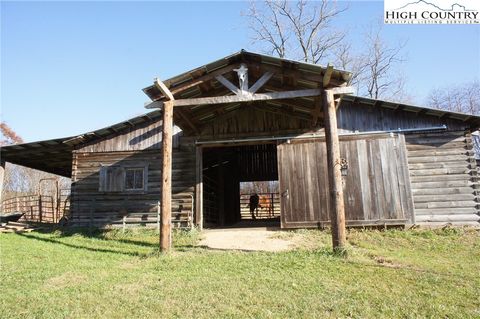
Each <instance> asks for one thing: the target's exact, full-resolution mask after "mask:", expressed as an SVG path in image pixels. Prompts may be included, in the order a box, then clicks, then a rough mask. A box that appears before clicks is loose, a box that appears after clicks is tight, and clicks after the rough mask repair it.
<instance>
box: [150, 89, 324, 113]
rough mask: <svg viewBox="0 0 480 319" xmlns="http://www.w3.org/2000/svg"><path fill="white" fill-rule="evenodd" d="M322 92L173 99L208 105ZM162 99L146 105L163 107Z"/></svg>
mask: <svg viewBox="0 0 480 319" xmlns="http://www.w3.org/2000/svg"><path fill="white" fill-rule="evenodd" d="M321 93H322V90H321V89H307V90H294V91H283V92H271V93H257V94H251V95H226V96H225V95H224V96H214V97H200V98H192V99H181V100H173V101H171V102H172V104H173V106H188V105H207V104H223V103H239V102H253V101H266V100H278V99H293V98H297V97H307V96H318V95H320V94H321ZM162 105H163V102H162V101H155V102H152V103H150V104H148V105H146V106H145V108H147V109H153V108H161V107H162Z"/></svg>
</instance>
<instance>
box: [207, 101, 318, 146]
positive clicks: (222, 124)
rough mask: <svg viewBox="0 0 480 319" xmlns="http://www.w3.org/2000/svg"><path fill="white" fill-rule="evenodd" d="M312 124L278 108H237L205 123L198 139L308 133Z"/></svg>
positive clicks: (301, 117)
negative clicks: (295, 132) (293, 132)
mask: <svg viewBox="0 0 480 319" xmlns="http://www.w3.org/2000/svg"><path fill="white" fill-rule="evenodd" d="M312 129H313V125H312V120H311V118H310V115H308V114H303V115H302V114H297V115H295V116H291V115H288V114H285V113H282V109H281V108H272V107H271V106H268V105H262V106H255V105H241V106H239V109H238V110H237V111H234V112H230V113H227V114H225V115H223V116H218V117H216V118H215V120H214V121H207V122H206V123H205V124H204V125H203V126H202V130H201V134H200V135H201V137H205V136H209V137H212V138H213V139H218V138H219V137H236V138H238V137H241V136H255V135H265V134H278V133H281V132H289V131H306V130H312Z"/></svg>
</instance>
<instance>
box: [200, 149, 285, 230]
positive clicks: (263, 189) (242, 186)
mask: <svg viewBox="0 0 480 319" xmlns="http://www.w3.org/2000/svg"><path fill="white" fill-rule="evenodd" d="M202 163H203V165H202V181H203V195H202V196H203V198H202V200H203V223H204V227H206V228H212V227H261V226H280V218H279V216H280V204H279V195H278V165H277V145H276V143H263V144H255V145H232V146H214V147H203V150H202ZM253 193H257V194H258V196H259V207H258V209H256V210H255V218H252V215H251V214H250V209H249V199H250V196H251V195H252V194H253Z"/></svg>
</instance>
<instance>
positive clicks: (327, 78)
mask: <svg viewBox="0 0 480 319" xmlns="http://www.w3.org/2000/svg"><path fill="white" fill-rule="evenodd" d="M332 74H333V65H330V63H329V64H328V65H327V71H325V74H324V75H323V81H322V83H323V87H324V88H326V87H327V86H328V85H329V84H330V80H331V79H332Z"/></svg>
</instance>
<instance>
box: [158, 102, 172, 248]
mask: <svg viewBox="0 0 480 319" xmlns="http://www.w3.org/2000/svg"><path fill="white" fill-rule="evenodd" d="M172 117H173V104H172V101H166V102H165V103H164V104H163V124H162V127H163V129H162V130H163V131H162V189H161V192H162V196H161V204H162V212H161V224H162V225H161V229H160V250H161V251H162V252H168V251H169V250H170V248H171V231H172V230H171V228H172V221H171V219H172V218H171V215H172V209H171V207H172V202H171V200H172V126H173V119H172Z"/></svg>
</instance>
